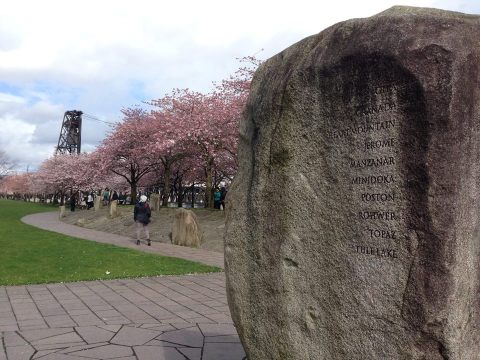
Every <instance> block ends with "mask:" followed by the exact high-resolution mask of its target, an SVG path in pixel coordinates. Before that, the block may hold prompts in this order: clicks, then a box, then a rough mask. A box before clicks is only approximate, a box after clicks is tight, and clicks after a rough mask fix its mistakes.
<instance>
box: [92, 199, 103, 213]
mask: <svg viewBox="0 0 480 360" xmlns="http://www.w3.org/2000/svg"><path fill="white" fill-rule="evenodd" d="M101 201H102V198H101V197H100V196H96V197H95V199H94V200H93V209H94V210H95V211H98V210H100V204H101Z"/></svg>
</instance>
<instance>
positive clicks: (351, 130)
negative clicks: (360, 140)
mask: <svg viewBox="0 0 480 360" xmlns="http://www.w3.org/2000/svg"><path fill="white" fill-rule="evenodd" d="M394 127H395V119H393V120H385V121H380V122H373V123H365V124H362V125H358V126H349V127H347V128H346V129H341V130H334V131H333V132H332V133H331V137H333V138H334V139H338V138H343V137H346V136H349V135H352V134H361V133H366V132H370V131H378V130H386V129H391V128H394Z"/></svg>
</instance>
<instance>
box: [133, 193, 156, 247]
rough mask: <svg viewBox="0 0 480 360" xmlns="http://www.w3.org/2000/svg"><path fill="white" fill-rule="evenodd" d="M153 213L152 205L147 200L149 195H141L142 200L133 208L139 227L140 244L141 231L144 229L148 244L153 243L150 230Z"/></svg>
mask: <svg viewBox="0 0 480 360" xmlns="http://www.w3.org/2000/svg"><path fill="white" fill-rule="evenodd" d="M151 215H152V211H151V210H150V205H149V204H148V202H147V197H146V196H145V195H142V196H140V201H139V202H138V203H137V204H136V205H135V207H134V209H133V220H134V221H135V224H136V227H137V245H140V232H141V231H142V229H143V231H144V232H145V236H146V237H147V245H148V246H150V245H151V242H150V232H149V230H148V223H149V222H150V217H151Z"/></svg>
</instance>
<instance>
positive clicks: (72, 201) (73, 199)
mask: <svg viewBox="0 0 480 360" xmlns="http://www.w3.org/2000/svg"><path fill="white" fill-rule="evenodd" d="M76 204H77V194H76V193H75V194H72V196H70V211H75V205H76Z"/></svg>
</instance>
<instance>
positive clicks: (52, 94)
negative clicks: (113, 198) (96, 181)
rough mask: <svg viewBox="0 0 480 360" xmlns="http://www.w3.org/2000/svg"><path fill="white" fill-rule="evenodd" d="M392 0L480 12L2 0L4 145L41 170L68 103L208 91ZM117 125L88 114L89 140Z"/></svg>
mask: <svg viewBox="0 0 480 360" xmlns="http://www.w3.org/2000/svg"><path fill="white" fill-rule="evenodd" d="M393 5H412V6H423V7H437V8H442V9H448V10H455V11H462V12H467V13H475V14H480V1H479V0H465V1H461V0H457V1H454V0H411V1H402V0H396V1H395V0H393V1H389V0H368V1H358V0H351V1H348V0H337V1H319V0H312V1H307V0H294V1H292V0H288V1H283V0H277V1H262V0H255V1H253V0H241V1H235V2H233V1H225V0H222V1H212V0H203V1H198V0H192V1H190V0H188V1H187V0H178V1H171V0H170V1H161V0H157V1H144V0H136V1H121V0H120V1H119V0H115V1H107V0H95V1H85V0H82V1H70V0H59V1H50V0H42V1H38V0H30V1H26V0H15V1H3V2H2V6H1V11H0V150H4V151H6V152H7V153H8V154H9V155H10V157H11V158H12V159H14V160H15V161H17V163H18V166H17V169H18V170H19V171H25V170H26V169H27V168H28V169H30V170H35V169H36V168H37V167H38V165H39V164H40V163H41V162H42V161H43V160H44V159H46V158H47V157H49V156H51V155H52V154H53V152H54V149H55V146H56V145H57V142H58V136H59V133H60V127H61V124H62V119H63V114H64V112H65V111H67V110H74V109H76V110H82V111H83V112H85V113H87V114H90V115H93V116H95V117H97V118H99V119H102V120H106V121H112V122H113V121H118V120H119V119H120V118H121V114H120V110H121V109H122V108H124V107H129V106H133V105H136V104H140V103H141V102H142V101H147V100H151V99H156V98H159V97H161V96H162V95H164V94H165V93H168V92H170V90H171V89H173V88H186V87H188V88H191V89H194V90H198V91H208V90H209V89H211V84H212V81H219V80H221V79H223V78H226V77H227V76H228V75H229V74H231V73H232V72H233V71H234V70H235V69H236V68H238V66H239V63H238V61H237V60H236V58H240V57H243V56H247V55H253V54H256V56H257V57H258V58H260V59H267V58H269V57H270V56H272V55H274V54H276V53H278V52H280V51H281V50H283V49H284V48H286V47H288V46H289V45H291V44H293V43H295V42H297V41H299V40H301V39H303V38H304V37H306V36H309V35H313V34H316V33H318V32H320V31H321V30H323V29H325V28H326V27H328V26H330V25H333V24H335V23H337V22H339V21H343V20H347V19H350V18H354V17H368V16H371V15H374V14H376V13H378V12H380V11H383V10H385V9H387V8H389V7H390V6H393ZM261 49H263V51H261ZM108 129H109V128H108V126H107V125H105V124H103V123H100V122H97V121H93V120H89V119H87V118H84V120H83V131H82V137H83V139H82V140H83V141H82V150H84V151H91V150H93V149H94V148H95V146H96V145H97V144H98V143H99V142H100V141H101V140H102V139H103V138H104V137H105V134H106V132H107V131H108Z"/></svg>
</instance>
